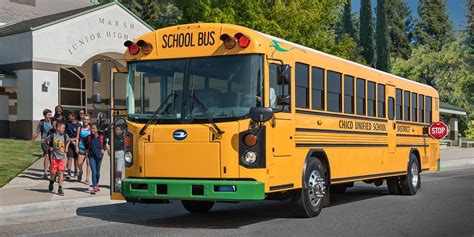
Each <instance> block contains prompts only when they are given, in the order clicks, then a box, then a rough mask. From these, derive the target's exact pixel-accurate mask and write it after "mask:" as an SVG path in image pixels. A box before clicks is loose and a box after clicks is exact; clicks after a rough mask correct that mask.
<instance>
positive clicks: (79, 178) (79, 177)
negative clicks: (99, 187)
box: [77, 172, 82, 182]
mask: <svg viewBox="0 0 474 237" xmlns="http://www.w3.org/2000/svg"><path fill="white" fill-rule="evenodd" d="M77 181H79V182H81V181H82V172H79V175H77Z"/></svg>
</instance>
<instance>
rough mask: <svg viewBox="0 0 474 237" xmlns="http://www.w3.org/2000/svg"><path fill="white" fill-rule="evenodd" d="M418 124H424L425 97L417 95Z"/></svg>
mask: <svg viewBox="0 0 474 237" xmlns="http://www.w3.org/2000/svg"><path fill="white" fill-rule="evenodd" d="M418 102H419V105H418V111H419V113H418V122H421V123H424V122H425V96H423V95H418Z"/></svg>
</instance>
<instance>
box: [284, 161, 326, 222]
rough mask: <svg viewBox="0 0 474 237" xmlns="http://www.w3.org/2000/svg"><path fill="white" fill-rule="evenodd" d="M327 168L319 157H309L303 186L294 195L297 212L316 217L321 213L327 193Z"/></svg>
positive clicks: (300, 215) (302, 215)
mask: <svg viewBox="0 0 474 237" xmlns="http://www.w3.org/2000/svg"><path fill="white" fill-rule="evenodd" d="M326 180H327V179H326V169H325V167H324V165H323V163H322V162H321V161H320V160H319V159H314V158H312V159H309V160H308V162H307V163H306V168H305V171H304V175H303V188H302V189H301V191H300V192H297V193H296V194H295V196H293V198H292V201H293V204H294V206H295V209H294V211H295V214H296V215H297V216H299V217H315V216H317V215H319V213H321V210H322V208H323V205H324V203H325V199H327V198H329V193H327V187H328V184H327V181H326Z"/></svg>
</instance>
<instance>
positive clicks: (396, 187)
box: [387, 176, 402, 195]
mask: <svg viewBox="0 0 474 237" xmlns="http://www.w3.org/2000/svg"><path fill="white" fill-rule="evenodd" d="M399 179H400V178H399V177H398V176H395V177H390V178H387V188H388V193H390V194H392V195H400V194H401V193H402V190H401V187H400V183H399Z"/></svg>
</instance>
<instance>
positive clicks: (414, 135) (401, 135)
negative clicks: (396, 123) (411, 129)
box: [397, 134, 428, 137]
mask: <svg viewBox="0 0 474 237" xmlns="http://www.w3.org/2000/svg"><path fill="white" fill-rule="evenodd" d="M397 136H399V137H428V135H419V134H397Z"/></svg>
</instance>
